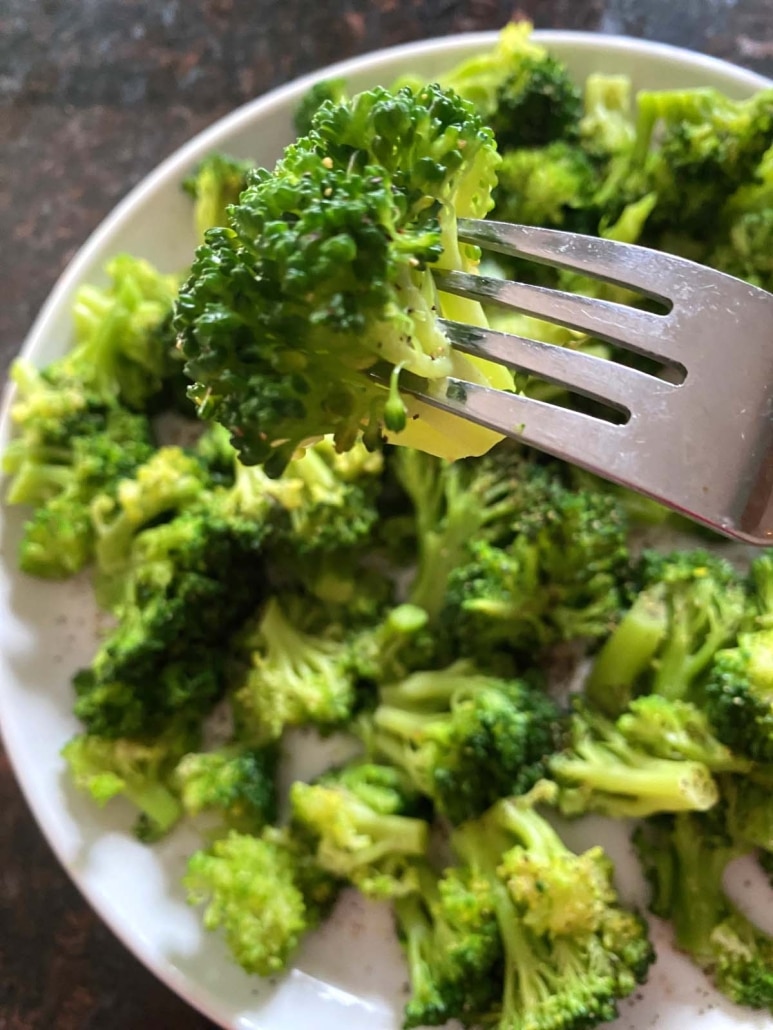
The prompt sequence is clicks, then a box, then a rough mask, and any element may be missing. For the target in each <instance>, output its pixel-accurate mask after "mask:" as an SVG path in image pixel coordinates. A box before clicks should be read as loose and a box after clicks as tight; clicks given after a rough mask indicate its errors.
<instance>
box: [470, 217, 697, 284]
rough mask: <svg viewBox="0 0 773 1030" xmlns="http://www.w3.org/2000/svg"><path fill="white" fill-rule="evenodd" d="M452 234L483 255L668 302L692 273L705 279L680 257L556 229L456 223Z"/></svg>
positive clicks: (691, 276)
mask: <svg viewBox="0 0 773 1030" xmlns="http://www.w3.org/2000/svg"><path fill="white" fill-rule="evenodd" d="M457 231H458V235H459V238H460V239H461V240H463V241H464V242H465V243H475V244H477V245H478V246H480V247H483V248H484V249H485V250H493V251H495V252H496V253H498V254H511V255H515V256H517V257H526V258H531V259H532V260H533V261H537V262H539V263H541V264H549V265H556V266H557V267H558V268H566V269H568V270H570V271H575V272H582V273H584V274H585V275H589V276H592V277H593V278H596V279H602V280H604V281H605V282H610V283H615V284H616V285H618V286H628V287H630V288H631V289H634V290H638V291H639V292H641V293H643V294H644V295H645V296H647V297H655V298H656V299H658V300H662V301H667V300H668V299H669V298H671V297H673V296H674V295H675V293H676V292H678V291H679V287H680V286H684V285H690V280H691V279H692V278H694V277H696V274H697V275H698V276H704V275H705V269H702V268H701V267H700V266H698V265H695V264H694V263H693V262H692V261H687V260H685V259H684V258H677V257H673V256H671V255H669V254H664V253H662V252H661V251H658V252H657V253H653V252H652V251H651V250H648V249H647V248H646V247H637V246H634V245H632V244H628V243H618V242H617V241H616V240H607V239H603V238H596V237H592V236H578V235H575V234H574V233H566V232H561V230H559V229H541V228H538V227H537V226H531V225H512V224H511V223H509V222H495V221H478V220H476V219H473V218H460V219H459V222H458V227H457Z"/></svg>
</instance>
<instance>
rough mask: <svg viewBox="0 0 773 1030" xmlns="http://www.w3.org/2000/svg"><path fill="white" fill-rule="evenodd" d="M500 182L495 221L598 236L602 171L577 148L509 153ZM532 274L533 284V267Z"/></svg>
mask: <svg viewBox="0 0 773 1030" xmlns="http://www.w3.org/2000/svg"><path fill="white" fill-rule="evenodd" d="M497 180H498V184H497V188H496V191H495V193H494V200H495V207H494V212H493V217H494V218H498V219H500V220H501V221H504V222H517V223H520V224H522V225H542V226H547V227H549V228H551V227H552V228H559V227H560V228H566V229H570V230H572V231H574V232H586V233H588V232H590V233H594V232H596V230H597V228H598V214H595V216H594V212H593V210H592V209H591V204H592V200H593V196H594V194H595V192H596V190H597V189H598V170H597V169H596V167H595V166H594V164H593V162H592V161H591V159H590V158H589V157H588V156H587V154H586V153H585V152H584V151H583V150H582V149H581V148H580V147H579V146H577V145H576V144H570V143H566V142H564V141H563V140H560V141H558V142H556V143H551V144H549V145H548V146H546V147H539V148H535V149H532V150H511V151H509V152H508V153H506V154H505V155H504V157H503V158H502V164H501V165H500V166H499V169H498V170H497ZM589 209H591V210H589ZM508 267H509V266H508ZM521 267H522V266H521V265H520V264H519V266H518V269H519V270H521ZM530 268H531V269H532V275H531V276H530V278H533V277H534V269H535V266H534V265H533V264H532V265H531V266H530ZM543 277H544V276H543Z"/></svg>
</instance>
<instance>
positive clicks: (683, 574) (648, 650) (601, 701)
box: [585, 550, 746, 746]
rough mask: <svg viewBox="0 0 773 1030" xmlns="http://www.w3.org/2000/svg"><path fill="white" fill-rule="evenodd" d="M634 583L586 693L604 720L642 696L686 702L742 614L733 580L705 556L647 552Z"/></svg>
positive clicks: (722, 564) (738, 581)
mask: <svg viewBox="0 0 773 1030" xmlns="http://www.w3.org/2000/svg"><path fill="white" fill-rule="evenodd" d="M634 578H635V580H636V581H637V583H638V585H639V586H640V588H641V589H640V592H639V593H638V594H637V596H636V597H635V599H634V602H633V604H632V606H631V608H630V609H629V610H628V612H626V614H625V615H624V616H623V618H622V620H621V621H620V624H619V625H618V626H617V628H616V629H615V630H614V632H613V633H612V635H611V636H610V637H609V639H608V640H607V641H606V643H605V644H604V646H603V647H602V649H601V650H600V651H599V654H598V655H597V657H596V660H595V662H594V665H593V668H592V670H591V672H590V675H589V676H588V680H587V682H586V685H585V691H586V694H587V696H588V698H589V699H590V701H591V703H592V704H593V705H595V706H596V707H597V708H599V709H600V710H601V711H603V712H604V713H605V714H607V715H610V716H617V715H619V714H620V713H621V712H622V711H623V710H624V709H625V708H626V706H627V705H628V704H629V702H630V700H631V699H632V698H633V697H634V696H636V695H637V694H642V693H653V694H658V695H660V696H662V697H664V698H666V699H668V700H671V701H681V700H691V699H692V697H691V691H692V692H694V691H695V690H696V689H697V687H698V685H699V683H700V680H701V678H702V677H703V675H704V674H705V672H706V670H707V668H708V667H709V665H710V664H711V661H712V659H713V658H714V655H715V654H716V652H717V651H718V650H719V649H720V648H721V647H722V646H723V645H724V644H727V642H728V641H729V640H731V639H732V637H733V635H734V634H735V632H736V630H737V629H738V627H739V625H740V623H741V620H742V619H743V616H744V612H745V609H746V595H745V591H744V586H743V580H742V578H741V577H740V575H739V574H738V573H737V572H736V570H735V569H734V568H733V566H732V565H730V563H729V562H727V561H725V560H724V559H722V558H719V557H717V556H716V555H713V554H709V553H708V552H707V551H704V550H694V551H677V552H675V553H673V554H661V553H659V552H656V551H647V552H645V553H644V554H643V556H642V558H641V560H640V562H639V565H638V568H637V570H636V573H635V576H634ZM710 721H712V720H711V717H710ZM720 737H721V734H720ZM721 739H723V740H724V737H722V738H721ZM724 742H725V743H728V741H727V740H724ZM731 746H732V745H731Z"/></svg>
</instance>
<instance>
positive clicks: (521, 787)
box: [365, 662, 562, 823]
mask: <svg viewBox="0 0 773 1030" xmlns="http://www.w3.org/2000/svg"><path fill="white" fill-rule="evenodd" d="M380 699H381V700H380V704H379V705H378V707H377V708H376V710H375V711H374V712H373V715H372V721H371V723H370V725H369V726H368V728H367V730H366V732H365V740H366V743H367V744H368V746H369V747H370V748H371V749H372V750H373V751H374V752H375V753H376V754H377V755H381V756H383V757H384V758H385V759H387V760H388V761H389V762H391V763H392V764H393V765H396V766H398V767H399V768H401V769H403V770H404V771H405V772H406V773H407V774H408V776H409V777H410V779H411V782H412V783H413V784H414V786H415V787H416V789H417V790H419V791H421V792H422V793H423V794H425V795H426V796H427V797H429V798H431V799H432V801H433V802H434V803H435V805H436V807H437V809H438V811H440V812H441V813H443V815H445V816H447V817H448V818H449V819H450V820H451V822H453V823H460V822H462V821H463V820H465V819H470V818H472V817H474V816H476V815H480V814H481V812H483V811H484V810H485V809H486V808H488V807H489V806H490V805H491V804H492V803H493V802H494V801H496V800H497V799H498V798H501V797H507V796H509V795H511V794H523V793H525V792H526V791H527V790H529V789H530V788H531V787H533V786H534V784H535V783H536V782H537V781H538V780H539V779H541V778H542V776H543V775H544V773H545V761H546V757H547V756H548V755H549V754H550V753H551V752H552V751H554V750H555V749H556V748H557V747H558V746H559V743H560V736H561V728H562V719H561V716H560V713H559V710H558V708H557V706H556V705H555V703H554V702H553V701H551V700H550V698H548V697H547V696H546V695H545V694H543V693H542V691H541V690H539V689H538V688H536V687H534V686H531V685H529V684H528V683H526V682H525V681H523V680H515V679H514V680H503V679H498V678H495V677H493V676H483V675H480V674H479V673H477V672H476V671H475V670H474V669H473V668H472V667H471V666H470V665H469V663H465V662H457V663H456V664H455V665H452V666H451V667H450V668H448V669H444V670H440V671H438V672H418V673H414V674H413V675H412V676H409V677H408V678H407V679H405V680H403V682H401V683H397V684H393V685H390V686H386V687H382V688H381V691H380Z"/></svg>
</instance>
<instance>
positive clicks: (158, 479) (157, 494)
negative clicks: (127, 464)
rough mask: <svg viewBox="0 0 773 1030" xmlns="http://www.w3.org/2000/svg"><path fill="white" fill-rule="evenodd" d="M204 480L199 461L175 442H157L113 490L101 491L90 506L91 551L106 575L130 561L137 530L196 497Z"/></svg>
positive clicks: (169, 515) (199, 495)
mask: <svg viewBox="0 0 773 1030" xmlns="http://www.w3.org/2000/svg"><path fill="white" fill-rule="evenodd" d="M208 485H209V483H208V481H207V475H206V470H205V468H204V467H203V466H202V464H201V462H200V461H198V460H197V458H196V457H194V456H193V455H191V454H187V453H186V452H185V451H184V450H183V449H182V448H181V447H173V446H169V447H161V448H159V449H158V450H157V451H156V452H155V453H154V454H153V455H152V456H151V457H150V458H149V459H148V460H147V461H146V462H145V463H144V464H143V465H141V466H140V467H139V468H138V469H137V470H136V472H135V474H134V475H133V476H132V477H131V478H130V479H123V480H121V482H119V483H118V485H117V488H116V490H115V491H114V493H112V494H111V493H106V494H101V495H99V496H98V497H96V498H95V499H94V501H93V502H92V505H91V516H92V520H93V522H94V526H95V529H96V534H97V544H96V556H97V562H98V564H99V567H100V570H101V571H102V572H103V573H106V574H107V575H112V574H114V573H117V572H120V571H121V569H123V568H124V567H125V566H126V565H127V564H128V563H129V561H130V560H131V550H132V544H133V543H134V540H135V538H136V537H137V535H138V534H139V533H140V532H141V531H142V530H143V529H144V528H145V527H146V526H148V525H151V524H153V523H154V522H156V521H157V520H158V519H160V518H161V517H166V518H170V517H172V516H173V515H175V514H177V513H178V512H180V511H182V510H183V509H185V508H186V507H189V506H190V505H192V504H194V503H196V502H198V501H200V500H201V499H202V495H203V494H204V491H205V490H206V488H207V486H208Z"/></svg>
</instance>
